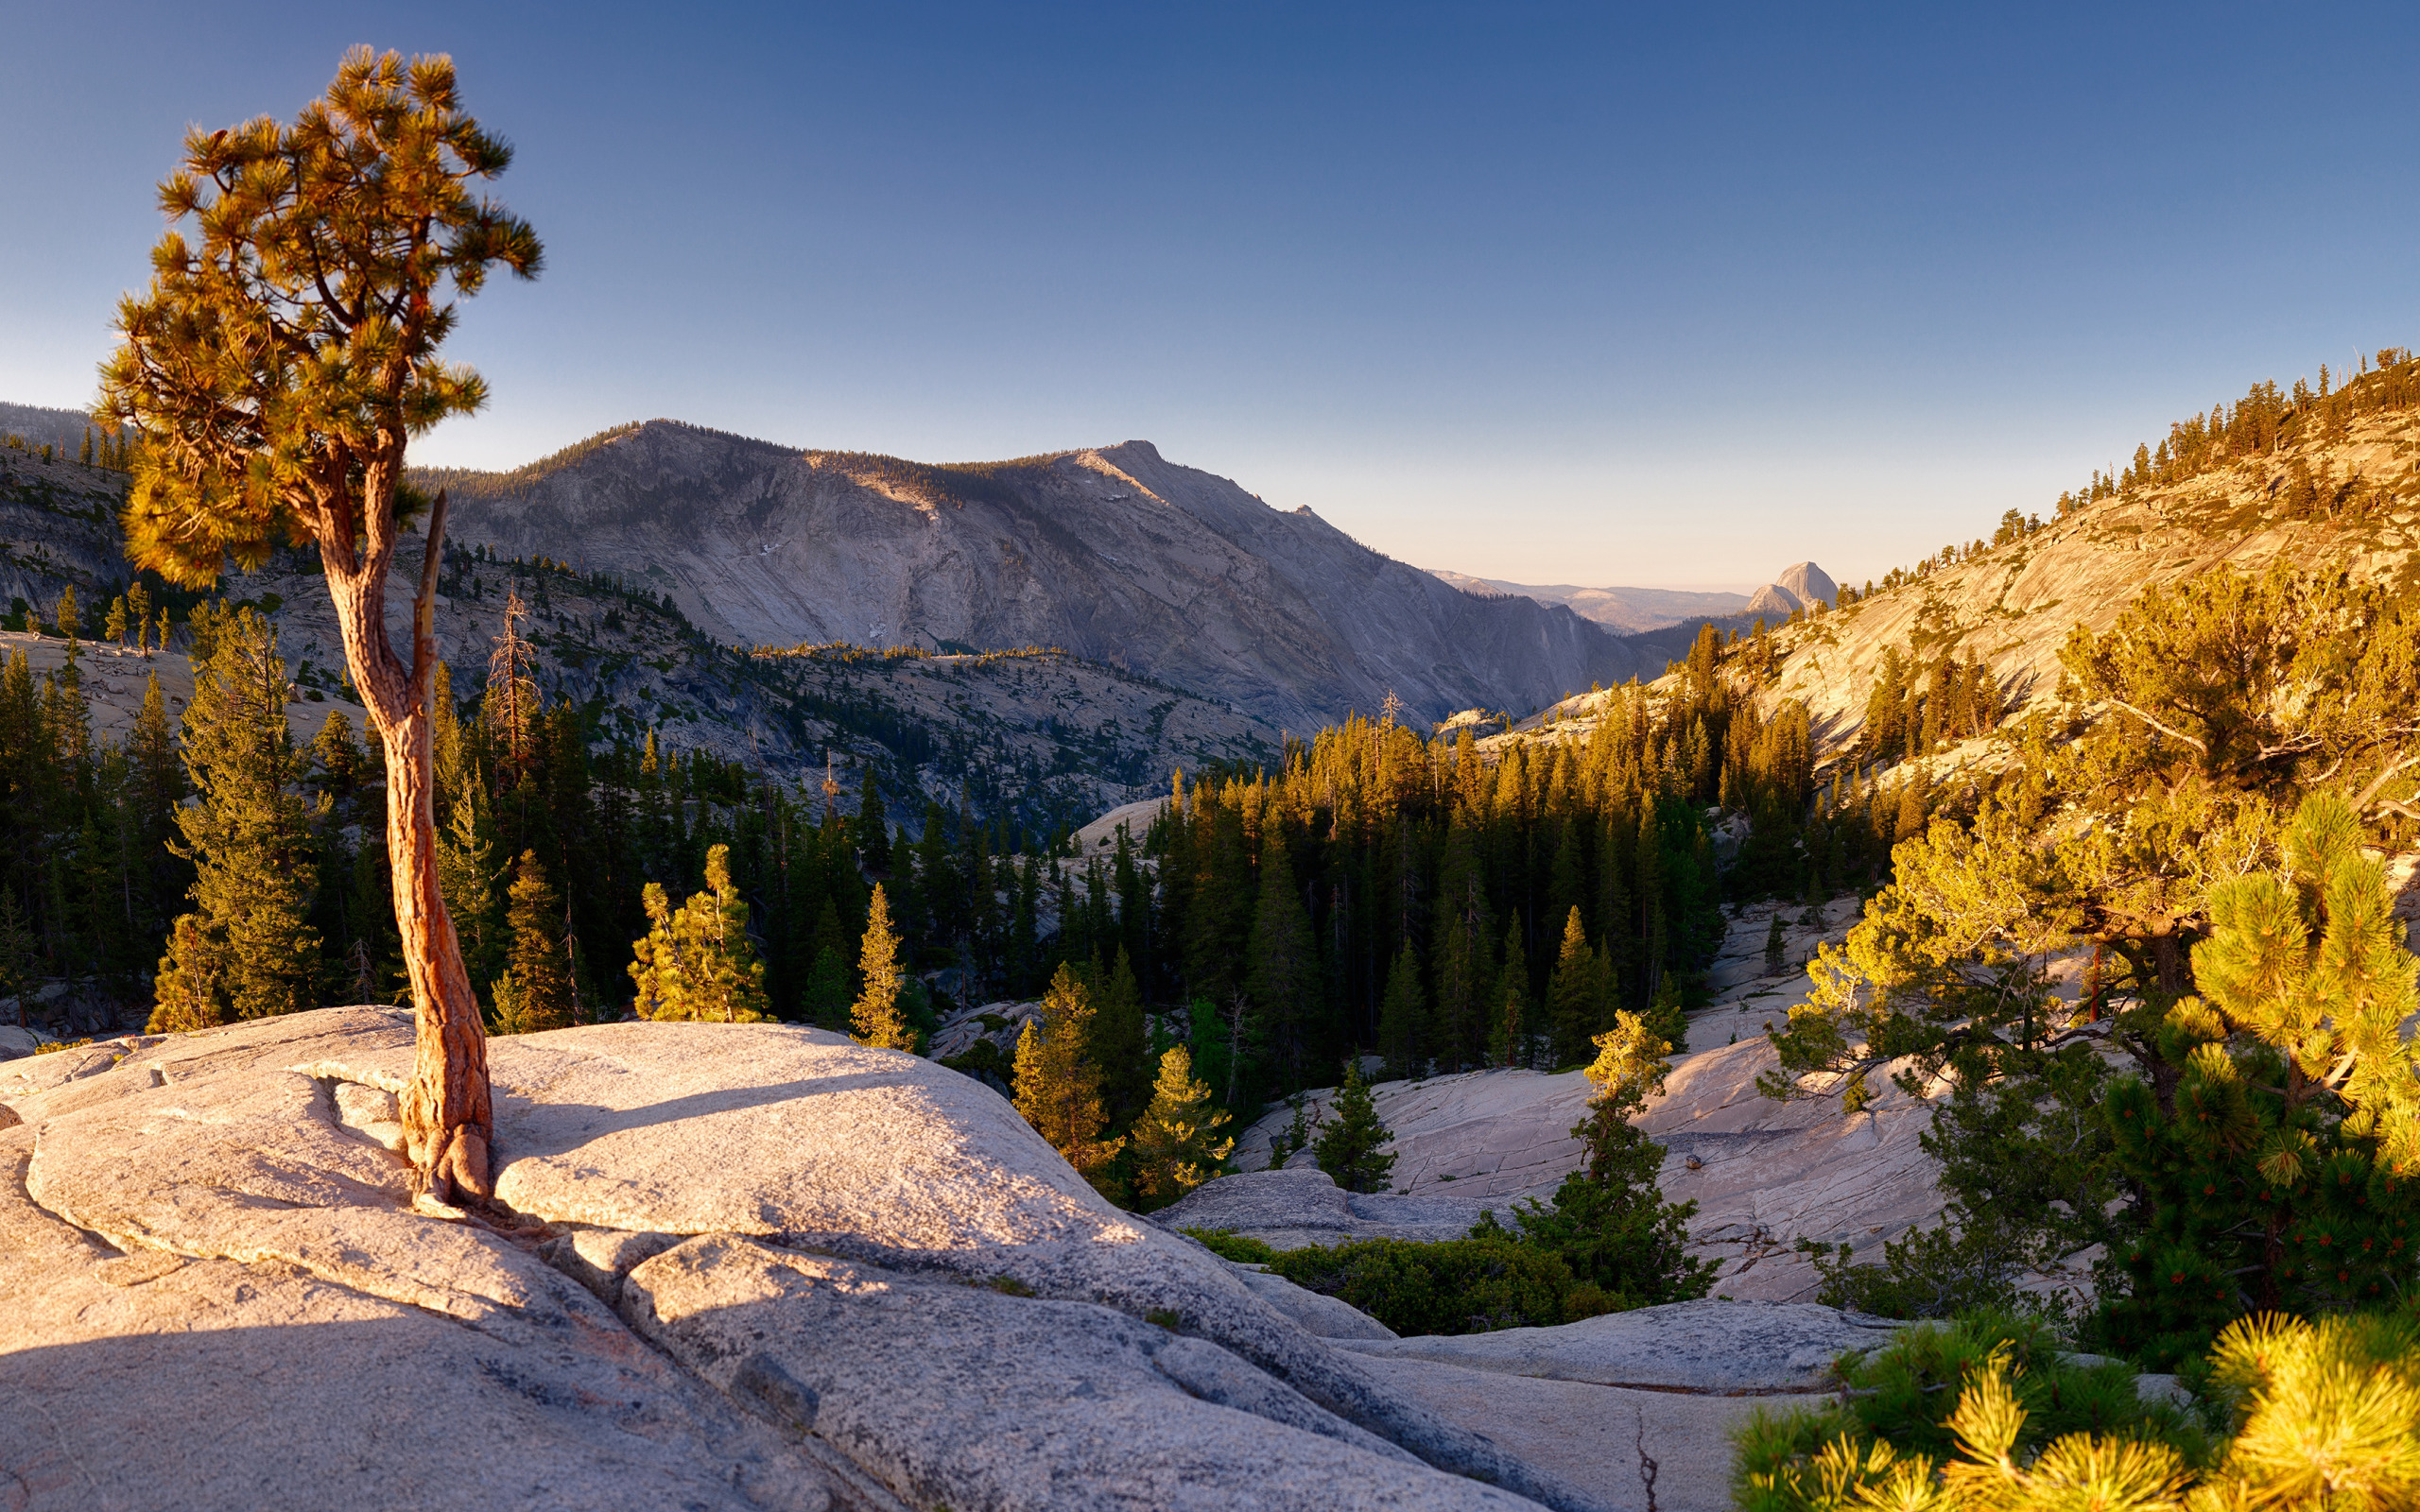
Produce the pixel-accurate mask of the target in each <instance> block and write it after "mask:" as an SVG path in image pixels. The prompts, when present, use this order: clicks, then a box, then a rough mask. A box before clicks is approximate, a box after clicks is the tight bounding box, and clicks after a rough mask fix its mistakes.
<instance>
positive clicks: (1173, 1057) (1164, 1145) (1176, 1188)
mask: <svg viewBox="0 0 2420 1512" xmlns="http://www.w3.org/2000/svg"><path fill="white" fill-rule="evenodd" d="M1226 1124H1227V1117H1226V1115H1225V1114H1224V1113H1221V1112H1220V1111H1219V1108H1218V1105H1217V1104H1216V1103H1215V1102H1213V1101H1212V1099H1211V1095H1210V1087H1209V1084H1208V1083H1206V1082H1201V1081H1197V1080H1195V1079H1194V1075H1193V1057H1192V1054H1191V1052H1189V1051H1188V1050H1186V1048H1185V1047H1184V1046H1183V1045H1171V1046H1169V1047H1168V1049H1167V1051H1166V1052H1164V1053H1163V1054H1162V1055H1161V1057H1160V1074H1159V1079H1158V1081H1157V1082H1156V1083H1155V1084H1154V1085H1153V1087H1152V1091H1151V1102H1150V1107H1148V1108H1145V1109H1144V1110H1143V1116H1142V1117H1141V1118H1138V1119H1136V1120H1135V1121H1134V1132H1133V1135H1132V1145H1131V1147H1130V1154H1131V1157H1132V1159H1131V1164H1132V1171H1133V1184H1134V1195H1135V1198H1136V1206H1137V1207H1138V1208H1139V1209H1140V1210H1141V1211H1145V1212H1149V1211H1151V1210H1152V1209H1154V1208H1165V1207H1167V1205H1168V1204H1170V1203H1172V1202H1175V1201H1176V1200H1178V1199H1179V1198H1181V1197H1183V1196H1184V1194H1186V1193H1188V1192H1190V1191H1192V1190H1193V1189H1194V1188H1195V1187H1198V1186H1200V1185H1201V1183H1202V1182H1204V1181H1207V1180H1209V1179H1210V1178H1211V1177H1214V1176H1217V1175H1219V1174H1220V1173H1221V1172H1222V1171H1224V1170H1225V1169H1226V1163H1227V1157H1228V1155H1229V1154H1231V1153H1233V1151H1234V1150H1235V1147H1236V1142H1235V1141H1234V1140H1232V1139H1229V1138H1227V1137H1225V1136H1224V1135H1223V1134H1222V1133H1221V1130H1222V1129H1223V1128H1224V1127H1225V1126H1226ZM1261 1253H1262V1255H1263V1256H1264V1257H1266V1255H1267V1253H1268V1251H1267V1248H1266V1246H1263V1249H1262V1251H1261ZM1231 1258H1232V1257H1231Z"/></svg>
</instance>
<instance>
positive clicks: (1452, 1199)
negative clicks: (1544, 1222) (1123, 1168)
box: [1151, 1148, 1503, 1249]
mask: <svg viewBox="0 0 2420 1512" xmlns="http://www.w3.org/2000/svg"><path fill="white" fill-rule="evenodd" d="M1263 1153H1264V1158H1265V1155H1266V1150H1265V1148H1264V1152H1263ZM1311 1159H1312V1158H1311V1154H1310V1152H1309V1151H1307V1150H1306V1151H1304V1152H1302V1153H1301V1154H1299V1155H1297V1156H1296V1157H1295V1160H1292V1161H1288V1164H1287V1168H1286V1169H1285V1170H1282V1171H1246V1172H1244V1173H1242V1174H1240V1175H1236V1176H1226V1177H1219V1179H1217V1180H1215V1181H1209V1182H1204V1183H1203V1184H1202V1185H1201V1186H1199V1187H1196V1188H1194V1189H1193V1191H1191V1192H1189V1193H1187V1194H1185V1195H1184V1198H1183V1199H1182V1200H1180V1201H1178V1202H1176V1203H1174V1204H1173V1205H1171V1206H1169V1207H1166V1208H1163V1209H1161V1210H1160V1211H1157V1212H1155V1213H1153V1214H1151V1216H1152V1218H1153V1219H1154V1220H1155V1221H1157V1222H1158V1223H1159V1224H1160V1226H1161V1227H1162V1228H1166V1229H1225V1230H1227V1231H1228V1232H1231V1233H1238V1234H1247V1235H1250V1236H1251V1237H1252V1238H1254V1239H1257V1240H1259V1241H1260V1242H1261V1243H1263V1244H1265V1245H1267V1246H1270V1247H1271V1248H1272V1249H1299V1248H1301V1247H1303V1246H1305V1245H1341V1244H1350V1243H1351V1242H1353V1241H1355V1240H1357V1239H1411V1240H1419V1241H1422V1242H1428V1243H1433V1242H1435V1241H1437V1240H1443V1239H1460V1238H1461V1237H1462V1236H1463V1235H1464V1234H1466V1233H1469V1232H1470V1229H1471V1225H1473V1224H1475V1223H1477V1222H1478V1218H1479V1214H1480V1213H1481V1212H1482V1211H1486V1210H1487V1209H1488V1208H1490V1207H1496V1208H1500V1207H1502V1206H1503V1204H1502V1203H1500V1202H1495V1203H1491V1202H1487V1201H1483V1200H1481V1199H1478V1198H1475V1197H1464V1196H1461V1195H1457V1194H1439V1193H1434V1192H1429V1193H1423V1194H1420V1195H1418V1196H1409V1195H1405V1194H1398V1193H1391V1192H1379V1193H1362V1192H1347V1191H1345V1190H1344V1189H1343V1188H1341V1187H1340V1186H1338V1185H1337V1184H1336V1182H1335V1181H1334V1179H1332V1178H1331V1177H1329V1176H1328V1174H1327V1173H1326V1172H1324V1171H1322V1170H1321V1169H1320V1168H1319V1167H1318V1166H1317V1165H1316V1164H1313V1163H1311Z"/></svg>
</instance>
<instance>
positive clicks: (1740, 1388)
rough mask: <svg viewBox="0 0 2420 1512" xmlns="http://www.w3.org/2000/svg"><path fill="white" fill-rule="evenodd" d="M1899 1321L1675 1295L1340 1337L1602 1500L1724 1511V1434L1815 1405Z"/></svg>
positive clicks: (1381, 1368) (1395, 1376)
mask: <svg viewBox="0 0 2420 1512" xmlns="http://www.w3.org/2000/svg"><path fill="white" fill-rule="evenodd" d="M1896 1327H1897V1325H1895V1324H1892V1323H1889V1322H1886V1321H1884V1320H1883V1319H1880V1318H1869V1317H1864V1316H1861V1315H1859V1314H1854V1313H1842V1312H1840V1311H1837V1310H1835V1309H1833V1308H1828V1307H1817V1306H1813V1305H1809V1304H1803V1303H1802V1304H1779V1303H1771V1302H1723V1301H1711V1300H1709V1301H1699V1302H1676V1303H1673V1304H1671V1305H1669V1306H1666V1307H1650V1308H1641V1309H1639V1310H1638V1311H1636V1312H1633V1313H1615V1314H1608V1315H1606V1316H1603V1317H1594V1318H1589V1319H1587V1320H1586V1321H1584V1322H1580V1323H1567V1324H1564V1325H1563V1326H1562V1327H1559V1328H1550V1329H1506V1330H1503V1331H1501V1332H1494V1333H1473V1334H1462V1335H1459V1336H1455V1337H1428V1338H1411V1339H1402V1340H1394V1341H1386V1340H1381V1341H1377V1342H1347V1343H1345V1345H1344V1347H1345V1348H1346V1349H1352V1350H1355V1351H1356V1352H1357V1353H1361V1354H1363V1355H1366V1356H1367V1357H1368V1363H1369V1364H1370V1365H1371V1366H1373V1367H1374V1369H1375V1370H1376V1371H1377V1372H1378V1373H1379V1374H1380V1375H1381V1376H1382V1377H1383V1378H1384V1379H1386V1380H1387V1381H1389V1382H1390V1383H1393V1384H1394V1385H1396V1386H1398V1387H1399V1388H1401V1389H1402V1390H1404V1391H1406V1392H1409V1393H1410V1394H1411V1395H1414V1396H1417V1397H1419V1398H1420V1399H1421V1400H1424V1401H1426V1402H1427V1403H1428V1404H1429V1405H1430V1406H1432V1407H1434V1408H1436V1409H1437V1411H1439V1412H1440V1413H1443V1414H1444V1415H1445V1416H1447V1417H1452V1418H1454V1420H1455V1421H1457V1422H1460V1423H1462V1424H1464V1425H1465V1426H1467V1427H1469V1428H1471V1429H1473V1430H1474V1431H1476V1432H1478V1433H1482V1434H1485V1435H1488V1436H1489V1437H1490V1438H1492V1439H1494V1440H1495V1442H1497V1443H1499V1444H1502V1445H1504V1446H1505V1447H1506V1448H1507V1449H1510V1450H1513V1451H1514V1452H1518V1453H1520V1454H1521V1455H1522V1456H1523V1458H1525V1459H1528V1460H1530V1461H1531V1462H1533V1463H1536V1464H1539V1465H1543V1466H1547V1467H1550V1468H1552V1469H1555V1470H1556V1471H1558V1472H1559V1473H1561V1474H1563V1475H1565V1476H1567V1477H1569V1478H1570V1479H1572V1480H1574V1481H1576V1482H1577V1483H1579V1485H1580V1486H1582V1488H1583V1489H1586V1490H1589V1491H1593V1492H1595V1493H1596V1494H1597V1495H1599V1496H1600V1497H1603V1498H1604V1499H1606V1500H1607V1501H1613V1502H1627V1503H1630V1504H1631V1505H1634V1506H1639V1505H1646V1504H1649V1501H1648V1497H1649V1491H1648V1487H1649V1486H1652V1487H1653V1489H1652V1496H1653V1503H1652V1504H1653V1505H1654V1506H1656V1507H1657V1508H1659V1509H1660V1512H1727V1509H1728V1508H1729V1507H1730V1506H1731V1485H1730V1483H1731V1463H1732V1450H1731V1435H1733V1434H1734V1433H1735V1432H1736V1431H1737V1429H1738V1427H1739V1425H1740V1423H1741V1422H1742V1420H1744V1419H1745V1418H1746V1417H1749V1416H1750V1415H1751V1414H1753V1413H1757V1412H1779V1411H1786V1410H1787V1409H1789V1408H1790V1407H1794V1406H1808V1405H1813V1404H1815V1403H1817V1402H1820V1401H1822V1400H1824V1397H1823V1396H1822V1395H1819V1393H1823V1392H1824V1391H1825V1390H1826V1389H1827V1388H1829V1389H1837V1386H1838V1382H1837V1380H1836V1379H1835V1378H1834V1377H1833V1376H1832V1372H1831V1366H1832V1364H1833V1362H1834V1360H1836V1359H1837V1358H1839V1357H1840V1356H1841V1355H1844V1354H1853V1353H1858V1352H1861V1351H1864V1350H1868V1349H1875V1348H1876V1347H1878V1346H1880V1345H1883V1344H1887V1343H1888V1342H1890V1339H1891V1336H1892V1334H1893V1331H1894V1330H1895V1329H1896Z"/></svg>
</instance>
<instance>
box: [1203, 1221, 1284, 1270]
mask: <svg viewBox="0 0 2420 1512" xmlns="http://www.w3.org/2000/svg"><path fill="white" fill-rule="evenodd" d="M1184 1231H1185V1232H1186V1233H1189V1234H1191V1235H1192V1236H1193V1237H1194V1238H1196V1239H1199V1240H1201V1243H1202V1244H1203V1245H1205V1246H1208V1247H1209V1250H1210V1253H1212V1254H1214V1255H1216V1256H1218V1257H1219V1259H1221V1260H1232V1261H1234V1262H1236V1263H1237V1264H1239V1265H1266V1264H1268V1263H1270V1262H1271V1260H1274V1259H1275V1258H1276V1256H1277V1251H1275V1250H1273V1249H1271V1248H1270V1247H1269V1246H1267V1245H1264V1244H1262V1243H1261V1242H1260V1241H1259V1240H1257V1239H1253V1238H1251V1237H1249V1236H1247V1235H1244V1234H1239V1233H1236V1231H1235V1230H1233V1229H1186V1230H1184Z"/></svg>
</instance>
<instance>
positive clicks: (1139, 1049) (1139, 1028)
mask: <svg viewBox="0 0 2420 1512" xmlns="http://www.w3.org/2000/svg"><path fill="white" fill-rule="evenodd" d="M1092 1053H1093V1059H1094V1061H1095V1063H1096V1064H1098V1066H1099V1067H1100V1076H1101V1096H1102V1098H1103V1099H1104V1100H1105V1103H1106V1105H1107V1108H1108V1111H1109V1119H1110V1123H1111V1125H1112V1126H1113V1127H1114V1126H1116V1125H1121V1124H1124V1123H1125V1122H1126V1121H1127V1120H1129V1119H1131V1118H1132V1117H1133V1116H1134V1115H1135V1114H1136V1113H1137V1112H1139V1111H1140V1110H1141V1108H1142V1107H1143V1102H1144V1099H1145V1098H1146V1097H1148V1096H1149V1095H1150V1080H1149V1077H1150V1067H1151V1059H1150V1056H1151V1047H1150V1027H1149V1024H1148V1023H1147V1022H1146V1020H1145V1017H1144V1013H1143V988H1142V985H1141V984H1140V983H1138V982H1136V981H1135V980H1134V963H1133V961H1132V958H1131V957H1130V956H1128V954H1126V947H1125V946H1123V945H1120V946H1118V947H1117V959H1116V961H1115V963H1113V964H1112V965H1111V967H1110V969H1109V972H1108V976H1107V979H1106V980H1105V981H1103V982H1102V984H1101V991H1100V1007H1099V1011H1098V1016H1097V1017H1095V1019H1094V1020H1093V1038H1092Z"/></svg>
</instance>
